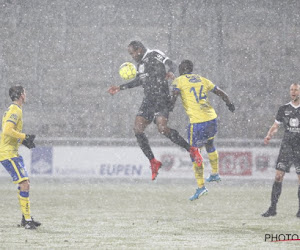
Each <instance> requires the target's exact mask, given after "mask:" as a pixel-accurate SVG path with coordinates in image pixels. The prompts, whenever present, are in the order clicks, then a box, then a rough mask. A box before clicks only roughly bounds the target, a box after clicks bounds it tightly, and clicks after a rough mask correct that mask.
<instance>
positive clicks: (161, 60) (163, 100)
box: [108, 41, 203, 180]
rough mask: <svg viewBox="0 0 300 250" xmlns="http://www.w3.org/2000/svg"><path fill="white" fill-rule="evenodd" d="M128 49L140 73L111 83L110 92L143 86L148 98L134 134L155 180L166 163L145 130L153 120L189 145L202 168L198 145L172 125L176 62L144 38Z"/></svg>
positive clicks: (177, 140) (184, 145) (172, 137)
mask: <svg viewBox="0 0 300 250" xmlns="http://www.w3.org/2000/svg"><path fill="white" fill-rule="evenodd" d="M128 52H129V54H130V55H131V57H132V58H133V59H134V60H135V61H136V62H137V71H138V72H137V76H136V78H135V79H133V80H132V81H130V82H128V83H125V84H122V85H120V86H111V87H110V88H109V90H108V92H109V93H110V94H111V95H114V94H116V93H118V92H119V91H120V90H125V89H129V88H134V87H137V86H143V88H144V98H143V101H142V104H141V106H140V109H139V111H138V113H137V116H136V119H135V125H134V133H135V136H136V138H137V142H138V145H139V146H140V148H141V149H142V151H143V153H144V154H145V155H146V157H147V158H148V159H149V161H150V165H151V171H152V180H155V178H156V176H157V174H158V170H159V169H160V167H161V165H162V164H161V162H160V161H158V160H156V159H155V157H154V154H153V152H152V150H151V147H150V145H149V142H148V139H147V137H146V135H145V134H144V131H145V129H146V128H147V126H148V125H149V124H151V122H152V121H154V122H155V123H156V125H157V128H158V131H159V132H160V133H161V134H163V135H165V136H166V137H167V138H169V139H170V140H171V141H172V142H174V143H175V144H177V145H179V146H180V147H182V148H185V149H186V150H187V151H188V152H189V153H190V156H191V158H192V160H193V161H195V162H196V163H197V165H198V166H199V167H201V165H202V161H203V159H202V156H201V155H200V153H199V151H198V148H196V147H191V146H190V145H189V143H188V142H187V141H185V140H184V139H183V138H182V137H181V136H180V135H179V133H178V132H177V131H176V130H175V129H171V128H169V127H168V117H169V112H170V104H171V102H170V99H171V97H170V93H169V85H168V81H167V80H168V79H171V78H172V77H173V76H174V72H175V65H174V63H173V62H172V61H171V60H170V59H169V58H168V57H166V56H165V54H164V53H162V52H161V51H159V50H150V49H147V48H146V47H145V46H144V45H143V44H142V43H141V42H140V41H132V42H130V44H129V45H128ZM166 68H168V71H167V69H166Z"/></svg>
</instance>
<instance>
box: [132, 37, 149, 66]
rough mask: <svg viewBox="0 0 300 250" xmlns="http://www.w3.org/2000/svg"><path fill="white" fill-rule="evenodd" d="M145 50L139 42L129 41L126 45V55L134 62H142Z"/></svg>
mask: <svg viewBox="0 0 300 250" xmlns="http://www.w3.org/2000/svg"><path fill="white" fill-rule="evenodd" d="M146 50H147V49H146V47H145V46H144V44H142V43H141V42H140V41H131V42H130V43H129V45H128V53H129V54H130V55H131V57H132V58H133V60H135V61H136V62H140V61H141V60H142V58H143V56H144V54H145V53H146Z"/></svg>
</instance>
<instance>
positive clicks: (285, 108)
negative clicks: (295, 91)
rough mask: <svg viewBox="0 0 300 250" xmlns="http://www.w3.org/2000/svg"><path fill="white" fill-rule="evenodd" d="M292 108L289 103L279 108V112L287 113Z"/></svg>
mask: <svg viewBox="0 0 300 250" xmlns="http://www.w3.org/2000/svg"><path fill="white" fill-rule="evenodd" d="M291 108H292V105H291V103H290V102H288V103H285V104H283V105H281V106H279V108H278V112H285V111H287V110H289V109H291Z"/></svg>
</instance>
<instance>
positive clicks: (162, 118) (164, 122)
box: [155, 113, 203, 167]
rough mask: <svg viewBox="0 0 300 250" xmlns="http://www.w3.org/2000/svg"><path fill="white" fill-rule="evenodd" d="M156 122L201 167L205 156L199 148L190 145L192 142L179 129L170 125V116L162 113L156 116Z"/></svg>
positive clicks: (163, 132)
mask: <svg viewBox="0 0 300 250" xmlns="http://www.w3.org/2000/svg"><path fill="white" fill-rule="evenodd" d="M155 122H156V125H157V128H158V131H159V132H160V133H161V134H162V135H164V136H166V137H167V138H169V139H170V140H171V141H172V142H173V143H175V144H177V145H178V146H180V147H182V148H184V149H186V151H188V152H189V153H190V155H191V157H192V159H193V161H195V162H196V163H197V165H198V166H199V167H201V165H202V162H203V158H202V156H201V154H200V152H199V151H198V148H196V147H193V146H190V144H189V143H188V142H187V141H186V140H185V139H184V138H183V137H182V136H181V135H180V134H179V133H178V131H177V130H175V129H172V128H169V127H168V118H167V116H166V115H162V114H161V113H160V114H159V115H157V116H156V117H155Z"/></svg>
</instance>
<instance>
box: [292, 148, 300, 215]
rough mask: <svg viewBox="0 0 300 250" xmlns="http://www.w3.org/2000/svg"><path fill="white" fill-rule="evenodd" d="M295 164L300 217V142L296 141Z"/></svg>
mask: <svg viewBox="0 0 300 250" xmlns="http://www.w3.org/2000/svg"><path fill="white" fill-rule="evenodd" d="M294 156H295V158H294V162H293V163H294V165H295V168H296V173H297V175H298V202H299V207H298V212H297V214H296V216H297V217H298V218H300V149H299V142H296V143H295V145H294Z"/></svg>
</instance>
